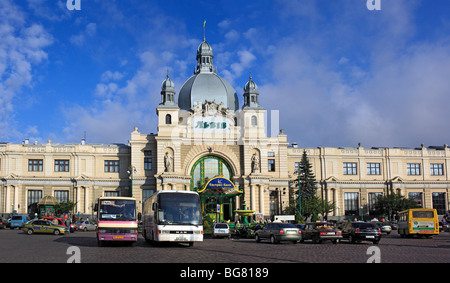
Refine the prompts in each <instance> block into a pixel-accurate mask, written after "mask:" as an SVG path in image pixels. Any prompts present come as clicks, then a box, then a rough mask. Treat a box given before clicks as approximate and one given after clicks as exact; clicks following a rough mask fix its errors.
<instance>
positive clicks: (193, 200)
mask: <svg viewBox="0 0 450 283" xmlns="http://www.w3.org/2000/svg"><path fill="white" fill-rule="evenodd" d="M142 224H143V229H142V235H143V236H144V239H145V240H146V241H148V242H180V243H188V244H189V246H192V245H194V242H201V241H203V223H202V214H201V204H200V197H199V195H198V193H196V192H191V191H175V190H163V191H158V192H156V193H155V194H153V195H152V196H151V197H150V198H148V199H147V200H146V201H145V202H144V208H143V223H142Z"/></svg>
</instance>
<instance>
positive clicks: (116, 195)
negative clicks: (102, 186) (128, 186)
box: [104, 191, 120, 197]
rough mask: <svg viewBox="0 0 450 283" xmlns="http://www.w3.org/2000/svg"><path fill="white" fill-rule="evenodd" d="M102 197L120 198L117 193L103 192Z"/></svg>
mask: <svg viewBox="0 0 450 283" xmlns="http://www.w3.org/2000/svg"><path fill="white" fill-rule="evenodd" d="M104 196H105V197H120V194H119V192H118V191H105V193H104Z"/></svg>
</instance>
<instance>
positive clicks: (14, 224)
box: [9, 215, 30, 229]
mask: <svg viewBox="0 0 450 283" xmlns="http://www.w3.org/2000/svg"><path fill="white" fill-rule="evenodd" d="M28 221H30V217H28V215H14V216H13V217H11V224H10V226H9V228H11V229H14V228H19V229H21V228H23V227H24V225H25V223H27V222H28Z"/></svg>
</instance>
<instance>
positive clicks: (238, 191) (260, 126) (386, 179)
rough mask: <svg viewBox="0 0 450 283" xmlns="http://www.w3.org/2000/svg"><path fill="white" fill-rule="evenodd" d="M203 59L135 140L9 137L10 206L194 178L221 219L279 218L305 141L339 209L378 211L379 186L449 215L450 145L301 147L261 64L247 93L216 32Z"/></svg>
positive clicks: (79, 208) (2, 183) (126, 192)
mask: <svg viewBox="0 0 450 283" xmlns="http://www.w3.org/2000/svg"><path fill="white" fill-rule="evenodd" d="M193 59H194V56H193ZM195 61H196V66H195V71H194V74H193V75H192V76H191V77H190V78H188V79H187V80H186V82H185V83H184V85H182V86H181V88H180V90H179V92H178V93H176V91H175V85H174V83H173V81H172V80H171V79H170V76H169V75H167V78H166V79H165V80H164V81H163V83H162V86H161V89H160V90H157V91H155V95H158V94H157V93H158V92H160V97H161V102H160V104H159V105H158V107H157V108H156V115H157V116H158V130H157V133H156V134H149V133H141V132H140V131H139V129H138V128H137V127H135V128H134V129H130V130H132V132H131V135H130V140H129V143H128V144H115V143H111V144H90V143H86V142H85V141H84V140H83V141H81V142H79V143H68V144H58V143H52V141H48V142H47V143H44V144H37V143H33V142H30V141H28V140H25V141H24V142H23V143H22V144H12V143H2V144H0V213H4V214H10V213H12V212H13V211H16V212H17V213H20V214H27V213H29V212H30V208H31V207H33V205H35V204H36V203H39V201H40V200H41V199H42V198H43V197H45V196H53V197H55V198H56V200H57V201H59V202H64V201H68V200H70V201H73V202H75V203H76V207H75V213H80V214H82V215H92V214H93V213H94V212H93V208H94V203H95V200H96V199H97V198H98V197H101V196H133V197H135V198H136V199H137V200H138V203H141V204H142V203H143V201H144V200H145V199H146V198H148V197H149V196H151V195H152V194H153V193H154V192H155V191H158V190H192V191H197V192H199V194H200V196H201V199H202V205H203V210H204V214H211V215H213V216H214V215H215V216H216V217H217V216H218V217H219V219H218V220H220V221H224V220H225V221H226V220H231V221H234V220H235V219H236V213H235V212H236V210H244V209H246V210H251V211H253V212H254V213H256V214H257V215H259V216H261V217H264V218H269V217H272V216H274V215H278V214H281V213H282V210H283V209H284V208H286V207H287V206H288V205H289V200H290V199H292V198H296V197H297V196H296V195H295V191H296V187H297V186H298V185H297V179H298V175H297V168H298V165H299V163H300V161H301V158H302V154H303V152H304V151H306V153H307V155H308V158H309V160H310V163H311V164H312V166H313V167H312V170H313V173H314V174H315V176H316V180H317V182H318V184H317V186H318V195H319V196H321V197H322V198H323V199H325V200H327V201H329V202H334V203H335V204H336V209H335V211H333V212H332V213H331V214H329V215H328V217H329V218H330V217H345V216H347V217H354V216H355V215H356V216H357V215H360V214H361V211H362V212H363V214H364V215H370V214H371V212H372V211H373V210H374V204H375V201H376V197H377V196H378V195H380V194H387V193H390V192H399V193H401V194H402V195H404V196H405V197H407V198H412V199H414V200H416V201H417V202H418V203H419V204H420V205H422V206H423V207H425V208H436V209H437V210H438V214H440V215H442V214H445V212H446V211H448V210H449V202H450V196H449V192H450V180H449V174H450V171H449V167H450V149H449V148H448V146H447V145H443V146H431V147H426V146H424V145H422V146H420V147H418V148H364V147H363V145H361V144H359V145H358V146H357V147H353V148H337V147H336V148H334V147H316V148H300V147H298V146H297V144H296V143H290V142H288V136H287V134H286V133H284V131H283V130H280V131H279V133H278V134H277V135H276V136H268V135H267V132H268V129H267V123H266V119H267V115H268V113H267V110H266V109H265V108H264V105H261V104H260V103H259V96H260V95H261V96H263V95H264V93H259V90H258V86H257V83H256V82H254V81H253V78H252V77H251V76H250V77H249V79H248V81H247V83H246V84H245V85H243V93H242V94H238V93H237V92H236V91H235V89H233V87H232V86H231V85H230V84H229V83H228V82H227V81H226V80H224V79H223V78H222V77H220V76H219V75H218V72H217V69H216V68H215V66H214V54H213V50H212V47H211V45H210V44H209V43H207V42H206V41H205V40H204V41H203V42H201V44H200V45H199V47H198V49H197V53H196V57H195V60H193V63H195ZM193 65H194V64H193ZM239 95H242V96H243V105H239ZM281 115H282V114H281ZM281 126H282V125H281ZM112 142H114V141H112ZM228 181H229V182H228ZM230 183H231V184H232V185H230ZM221 184H223V185H221ZM225 184H228V185H225ZM138 209H142V206H139V205H138Z"/></svg>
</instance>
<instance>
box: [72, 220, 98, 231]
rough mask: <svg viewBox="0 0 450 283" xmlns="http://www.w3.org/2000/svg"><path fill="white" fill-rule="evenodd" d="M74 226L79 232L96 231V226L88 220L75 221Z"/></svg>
mask: <svg viewBox="0 0 450 283" xmlns="http://www.w3.org/2000/svg"><path fill="white" fill-rule="evenodd" d="M75 226H76V227H77V229H78V230H81V231H85V232H86V231H95V230H96V229H97V225H96V224H94V223H92V222H90V221H89V220H83V221H77V222H76V223H75Z"/></svg>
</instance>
